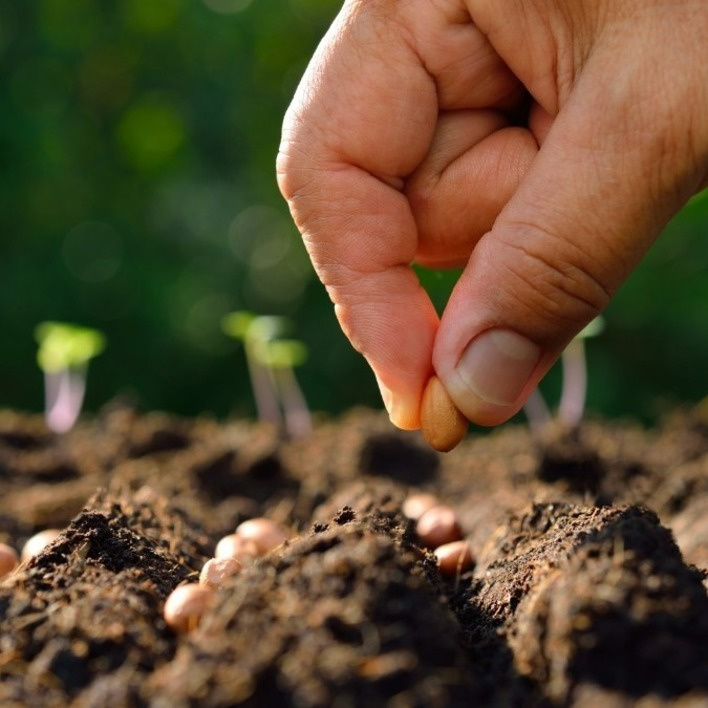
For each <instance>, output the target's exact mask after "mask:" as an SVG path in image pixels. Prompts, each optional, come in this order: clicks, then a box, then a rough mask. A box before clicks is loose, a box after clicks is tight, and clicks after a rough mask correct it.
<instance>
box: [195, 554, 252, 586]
mask: <svg viewBox="0 0 708 708" xmlns="http://www.w3.org/2000/svg"><path fill="white" fill-rule="evenodd" d="M242 567H243V566H242V565H241V563H239V562H238V561H237V560H236V559H235V558H212V559H211V560H208V561H207V562H206V563H205V564H204V567H203V568H202V572H201V573H200V575H199V584H200V585H206V586H207V587H210V588H218V587H219V586H220V585H223V583H224V581H225V580H226V578H228V577H230V576H232V575H236V573H238V572H239V570H241V568H242Z"/></svg>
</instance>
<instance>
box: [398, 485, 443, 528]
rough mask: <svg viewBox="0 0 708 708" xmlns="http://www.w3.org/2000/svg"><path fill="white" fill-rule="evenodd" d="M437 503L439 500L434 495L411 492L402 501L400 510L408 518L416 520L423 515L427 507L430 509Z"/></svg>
mask: <svg viewBox="0 0 708 708" xmlns="http://www.w3.org/2000/svg"><path fill="white" fill-rule="evenodd" d="M439 504H440V502H439V501H438V498H437V497H436V496H435V495H433V494H426V493H425V492H420V493H419V494H411V495H410V496H409V497H408V498H407V499H406V500H405V501H404V502H403V506H402V507H401V511H403V515H404V516H405V517H407V518H408V519H413V521H418V519H419V518H420V517H421V516H423V514H425V512H426V511H428V509H432V508H433V507H434V506H438V505H439Z"/></svg>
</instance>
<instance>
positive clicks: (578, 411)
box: [524, 317, 605, 431]
mask: <svg viewBox="0 0 708 708" xmlns="http://www.w3.org/2000/svg"><path fill="white" fill-rule="evenodd" d="M604 328H605V322H604V320H603V319H602V317H596V318H595V319H594V320H593V321H592V322H590V324H589V325H588V326H587V327H585V329H583V330H581V331H580V332H579V333H578V334H577V335H576V337H575V338H574V339H573V340H572V341H571V342H570V344H569V345H568V346H567V347H566V348H565V350H564V352H563V353H562V354H561V364H562V366H563V383H562V386H563V388H562V390H561V397H560V402H559V404H558V419H559V420H560V421H561V423H562V424H563V425H564V427H566V428H568V429H570V430H572V429H574V428H577V427H578V425H580V421H581V420H582V419H583V412H584V410H585V396H586V393H587V365H586V361H585V340H586V339H588V338H590V337H595V336H597V335H598V334H600V332H602V330H603V329H604ZM524 412H525V413H526V416H527V418H528V419H529V425H530V427H531V429H532V430H534V431H540V430H542V429H543V428H545V427H546V426H547V425H548V423H550V422H551V420H552V415H551V412H550V410H549V408H548V406H547V405H546V402H545V401H544V399H543V396H542V395H541V393H540V391H539V390H538V389H536V390H535V391H534V392H533V393H532V394H531V396H530V397H529V399H528V401H526V404H525V405H524Z"/></svg>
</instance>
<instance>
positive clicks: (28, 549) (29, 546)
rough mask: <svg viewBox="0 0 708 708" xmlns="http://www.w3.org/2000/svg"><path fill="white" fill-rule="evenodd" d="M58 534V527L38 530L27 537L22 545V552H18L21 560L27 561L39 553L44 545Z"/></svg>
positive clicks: (59, 532) (59, 531)
mask: <svg viewBox="0 0 708 708" xmlns="http://www.w3.org/2000/svg"><path fill="white" fill-rule="evenodd" d="M60 534H61V530H60V529H44V531H40V532H39V533H36V534H35V535H34V536H32V537H31V538H28V539H27V542H26V543H25V545H24V546H23V547H22V553H21V554H20V555H21V557H22V560H23V561H27V560H29V559H30V558H33V557H34V556H36V555H38V554H39V553H41V552H42V551H43V550H44V547H45V546H48V545H49V544H50V543H51V542H52V541H53V540H54V539H55V538H57V537H58V536H59V535H60Z"/></svg>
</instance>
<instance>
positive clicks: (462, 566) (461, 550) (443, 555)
mask: <svg viewBox="0 0 708 708" xmlns="http://www.w3.org/2000/svg"><path fill="white" fill-rule="evenodd" d="M434 553H435V558H436V559H437V561H438V570H439V571H440V574H441V575H444V576H446V577H448V578H449V577H455V576H457V575H458V574H459V573H464V572H465V571H466V570H469V569H470V568H471V567H472V563H473V558H472V551H471V550H470V544H469V543H468V542H467V541H453V542H452V543H444V544H443V545H442V546H438V547H437V548H436V549H435V551H434Z"/></svg>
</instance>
